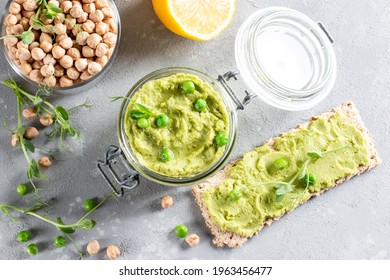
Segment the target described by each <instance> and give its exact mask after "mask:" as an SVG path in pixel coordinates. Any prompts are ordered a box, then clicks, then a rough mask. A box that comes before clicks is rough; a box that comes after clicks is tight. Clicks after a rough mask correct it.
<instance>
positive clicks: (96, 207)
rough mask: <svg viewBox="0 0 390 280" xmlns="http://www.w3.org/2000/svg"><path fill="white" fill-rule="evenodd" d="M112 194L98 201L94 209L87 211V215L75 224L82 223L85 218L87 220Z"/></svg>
mask: <svg viewBox="0 0 390 280" xmlns="http://www.w3.org/2000/svg"><path fill="white" fill-rule="evenodd" d="M112 195H113V194H112V193H110V194H109V195H107V196H106V197H105V198H104V199H103V200H102V201H100V203H99V204H98V205H96V206H95V207H94V208H92V209H91V210H90V211H88V213H87V214H85V215H84V216H82V217H81V218H80V220H78V221H77V224H78V223H80V222H82V221H83V220H84V219H85V218H87V217H88V216H89V215H90V214H91V213H92V212H93V211H95V210H96V209H98V208H99V207H100V206H101V205H102V204H103V203H104V202H105V201H106V200H107V199H109V198H110V197H111V196H112Z"/></svg>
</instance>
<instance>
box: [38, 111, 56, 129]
mask: <svg viewBox="0 0 390 280" xmlns="http://www.w3.org/2000/svg"><path fill="white" fill-rule="evenodd" d="M39 122H40V123H41V124H42V125H43V126H50V125H52V124H53V117H52V116H51V115H50V114H48V113H44V114H43V115H42V116H41V118H40V119H39Z"/></svg>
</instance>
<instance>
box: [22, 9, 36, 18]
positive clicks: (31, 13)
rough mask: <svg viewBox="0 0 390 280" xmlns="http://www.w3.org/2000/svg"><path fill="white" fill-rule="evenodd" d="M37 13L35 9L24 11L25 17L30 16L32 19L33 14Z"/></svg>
mask: <svg viewBox="0 0 390 280" xmlns="http://www.w3.org/2000/svg"><path fill="white" fill-rule="evenodd" d="M34 15H35V11H26V10H24V11H22V16H24V17H25V18H28V19H30V18H31V17H32V16H34Z"/></svg>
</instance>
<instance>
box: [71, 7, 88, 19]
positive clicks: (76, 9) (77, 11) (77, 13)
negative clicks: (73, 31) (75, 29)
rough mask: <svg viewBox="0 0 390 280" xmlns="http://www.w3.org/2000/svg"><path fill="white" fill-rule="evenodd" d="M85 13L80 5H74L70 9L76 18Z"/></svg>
mask: <svg viewBox="0 0 390 280" xmlns="http://www.w3.org/2000/svg"><path fill="white" fill-rule="evenodd" d="M83 13H84V11H83V8H82V7H81V6H79V5H76V6H74V5H73V7H72V9H70V11H69V14H70V15H71V16H72V17H74V18H76V19H77V18H79V17H81V16H82V14H83Z"/></svg>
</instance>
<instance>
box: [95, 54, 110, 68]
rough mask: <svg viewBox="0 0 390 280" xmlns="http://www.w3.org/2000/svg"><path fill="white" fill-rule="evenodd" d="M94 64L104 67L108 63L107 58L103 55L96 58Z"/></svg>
mask: <svg viewBox="0 0 390 280" xmlns="http://www.w3.org/2000/svg"><path fill="white" fill-rule="evenodd" d="M95 62H97V63H99V64H100V65H101V66H102V67H104V66H105V65H106V64H107V62H108V57H107V56H106V55H103V56H102V57H98V58H96V60H95Z"/></svg>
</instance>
